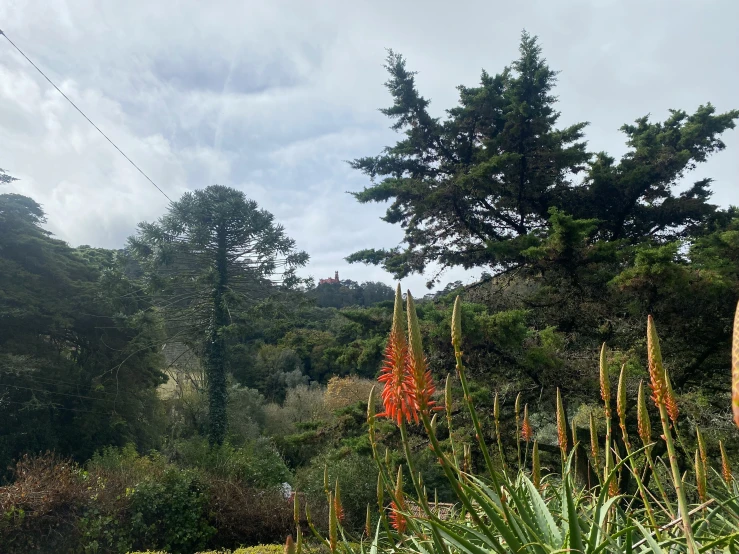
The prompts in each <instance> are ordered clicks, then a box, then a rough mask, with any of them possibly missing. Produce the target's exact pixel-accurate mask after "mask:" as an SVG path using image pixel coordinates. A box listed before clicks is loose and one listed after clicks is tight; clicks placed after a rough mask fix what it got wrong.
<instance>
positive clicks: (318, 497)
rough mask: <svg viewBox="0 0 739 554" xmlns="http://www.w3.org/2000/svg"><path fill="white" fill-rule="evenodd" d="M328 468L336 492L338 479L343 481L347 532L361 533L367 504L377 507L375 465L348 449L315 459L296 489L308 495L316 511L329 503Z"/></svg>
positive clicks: (297, 480) (300, 473)
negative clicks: (325, 480)
mask: <svg viewBox="0 0 739 554" xmlns="http://www.w3.org/2000/svg"><path fill="white" fill-rule="evenodd" d="M325 467H328V475H329V483H330V486H331V488H332V490H333V488H334V487H335V483H336V479H337V478H338V479H339V481H340V484H341V502H342V504H343V506H344V510H345V512H346V526H347V528H348V529H353V530H355V531H361V529H362V526H363V525H364V519H365V514H366V512H367V504H372V505H375V504H376V503H377V496H376V495H377V469H376V467H375V463H374V461H373V460H372V458H371V457H370V456H369V455H367V454H358V453H356V452H354V451H351V450H347V449H342V450H332V451H327V452H324V453H322V454H320V455H318V456H316V457H314V458H313V459H312V460H311V463H310V465H309V466H307V467H305V468H302V469H300V470H299V471H298V472H297V474H296V476H295V485H296V489H297V490H298V491H300V492H304V493H306V495H307V498H308V499H309V502H313V507H314V508H315V509H319V508H318V506H320V504H321V503H323V504H325V502H326V500H325V495H324V490H323V472H324V468H325Z"/></svg>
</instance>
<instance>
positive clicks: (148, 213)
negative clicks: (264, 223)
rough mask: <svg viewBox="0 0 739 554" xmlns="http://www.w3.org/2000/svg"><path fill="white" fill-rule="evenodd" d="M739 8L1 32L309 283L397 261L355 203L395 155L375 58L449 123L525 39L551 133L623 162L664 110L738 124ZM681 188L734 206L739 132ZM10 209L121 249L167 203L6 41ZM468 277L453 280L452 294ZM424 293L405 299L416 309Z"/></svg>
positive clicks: (666, 0) (157, 11)
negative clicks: (274, 224)
mask: <svg viewBox="0 0 739 554" xmlns="http://www.w3.org/2000/svg"><path fill="white" fill-rule="evenodd" d="M737 21H739V2H736V1H735V0H702V1H700V2H696V1H695V0H690V1H683V0H638V1H631V0H590V1H586V0H582V1H577V0H557V1H553V0H518V1H515V2H514V1H511V0H508V1H499V0H484V1H464V0H458V1H457V2H454V3H452V2H448V1H447V2H441V1H436V0H425V1H420V0H406V1H398V0H395V1H387V0H373V1H371V2H370V1H364V0H361V1H360V0H350V1H346V0H343V1H321V0H313V1H310V2H308V1H305V0H293V1H280V0H270V1H269V2H266V1H262V2H257V1H248V0H247V1H244V0H240V1H236V0H222V1H213V2H202V1H184V0H183V1H177V2H174V1H163V0H157V1H155V2H152V1H151V0H146V1H140V0H127V1H126V2H119V1H114V0H108V1H86V0H76V1H74V2H72V1H70V2H65V1H63V0H3V2H2V3H0V29H2V30H3V31H4V32H5V33H6V34H7V36H8V37H9V38H10V39H11V40H13V42H15V43H16V44H17V45H18V46H19V47H20V48H21V49H22V50H23V51H24V52H25V53H26V55H28V56H29V57H30V58H31V59H32V60H33V61H34V62H35V63H36V64H37V65H38V66H39V67H40V68H41V69H43V70H44V71H45V72H46V74H47V75H48V76H49V77H50V78H51V79H52V80H53V81H54V82H55V83H56V84H57V85H58V86H59V87H60V88H61V89H62V90H63V91H64V92H65V94H67V95H68V96H69V97H70V98H71V99H72V100H73V101H74V102H75V103H77V105H78V106H79V107H80V108H81V109H82V110H83V111H84V112H85V113H86V114H87V115H88V116H89V117H90V118H91V119H92V120H93V121H94V122H95V123H96V124H97V125H98V126H99V127H100V128H101V129H102V130H103V131H104V132H105V133H106V134H107V135H108V136H109V137H111V139H112V140H113V141H114V142H115V143H116V144H117V145H118V146H119V147H120V148H121V149H122V150H123V151H124V152H125V153H126V154H127V155H128V156H129V157H130V158H131V159H133V160H134V161H135V162H136V163H137V164H138V165H139V166H140V167H141V168H142V169H143V170H144V171H145V172H146V173H147V174H148V175H149V176H150V177H151V178H152V179H153V180H154V182H156V183H157V184H158V185H159V186H160V187H161V188H162V190H164V191H165V192H166V194H167V195H168V196H169V197H170V198H172V199H177V198H178V197H179V196H181V195H182V193H184V192H186V191H188V190H194V189H198V188H203V187H206V186H208V185H212V184H220V185H226V186H230V187H234V188H237V189H239V190H242V191H244V193H245V194H246V195H247V196H248V197H250V198H252V199H254V200H256V201H257V202H258V203H259V205H260V207H262V208H265V209H266V210H268V211H270V212H272V213H273V214H274V215H275V218H276V219H277V221H279V222H280V223H282V224H283V225H284V226H285V228H286V230H287V233H288V235H290V236H292V237H293V238H294V239H295V240H296V242H297V247H298V248H299V249H300V250H305V251H306V252H308V253H309V254H310V256H311V261H310V263H309V265H308V267H307V268H306V269H305V270H304V271H303V274H304V275H312V276H314V277H315V278H316V279H319V278H322V277H329V276H333V274H334V271H337V270H338V271H339V273H340V277H341V278H342V279H343V278H348V279H353V280H356V281H360V282H362V281H369V280H372V281H384V282H387V283H388V284H390V283H392V281H393V278H392V276H391V275H390V274H388V273H386V272H384V271H383V270H382V269H381V268H377V267H374V266H366V265H362V264H353V265H349V264H347V263H346V262H345V261H344V257H345V256H347V255H348V254H350V253H352V252H354V251H357V250H360V249H363V248H383V247H392V246H395V245H396V244H398V242H399V241H400V240H401V239H402V231H401V229H399V228H398V227H397V226H393V225H390V224H387V223H385V222H383V221H381V220H380V217H381V216H382V215H383V213H384V210H385V209H386V206H383V205H382V204H372V205H362V204H359V203H357V201H356V200H355V199H354V198H353V197H352V196H351V195H349V194H348V192H350V191H358V190H361V189H362V188H363V187H365V186H367V185H368V184H369V182H368V178H367V177H366V176H364V175H363V174H361V173H360V172H358V171H355V170H353V169H351V167H349V165H348V164H347V163H346V161H347V160H351V159H354V158H357V157H360V156H370V155H375V154H378V153H380V151H381V150H382V148H383V147H384V146H387V145H391V144H394V143H395V141H397V140H398V139H399V138H400V137H399V136H398V135H397V134H396V133H395V132H394V131H392V130H391V129H390V128H389V127H390V123H391V122H390V121H389V120H388V119H387V118H386V117H385V116H383V115H382V114H381V113H379V111H378V108H382V107H386V106H389V105H390V98H389V94H388V92H387V90H386V89H385V88H384V86H383V83H384V82H385V80H386V73H385V70H384V69H383V63H384V59H385V56H386V52H385V49H386V48H392V49H394V50H395V51H397V52H400V53H402V54H403V55H404V56H405V57H406V59H407V62H408V67H409V69H412V70H415V71H418V75H417V78H416V80H417V85H418V87H419V90H420V92H421V94H422V95H423V96H425V97H426V98H429V99H430V100H431V107H430V111H431V113H432V115H434V116H443V115H444V110H445V109H448V108H451V107H453V106H454V105H455V104H456V102H457V90H456V88H455V87H456V86H458V85H460V84H465V85H467V86H474V85H476V84H477V83H478V82H479V77H480V73H481V70H482V69H485V70H487V71H488V72H489V73H492V74H495V73H498V72H500V71H502V70H503V68H504V67H505V66H506V65H508V64H510V63H511V62H512V61H513V60H514V59H515V58H516V57H517V54H518V50H517V49H518V43H519V38H520V34H521V31H522V30H523V29H524V28H525V29H526V30H527V31H528V32H530V33H531V34H534V35H537V36H538V37H539V40H540V44H541V46H542V47H543V52H544V56H545V57H546V58H547V60H548V61H549V64H550V66H551V67H552V68H553V69H555V70H559V71H561V73H560V75H559V82H558V86H557V88H556V90H555V94H556V95H557V96H558V97H559V103H558V109H559V110H560V111H561V118H560V125H561V126H565V125H568V124H571V123H575V122H578V121H588V122H589V126H588V127H587V129H586V138H587V139H588V143H589V148H590V150H592V151H607V152H609V153H610V154H611V155H614V156H617V157H618V156H621V155H623V153H624V152H625V151H626V146H625V144H624V136H623V134H621V133H620V132H619V130H618V129H619V127H620V126H621V125H623V124H624V123H630V122H632V121H634V120H635V119H636V118H638V117H641V116H644V115H647V114H651V117H652V118H653V119H655V120H664V119H665V118H666V117H667V116H668V109H669V108H675V109H684V110H687V111H689V112H690V111H693V110H695V109H696V108H697V107H698V106H699V105H700V104H705V103H706V102H711V103H713V104H714V105H715V106H716V107H717V109H718V110H719V111H720V112H722V111H726V110H730V109H734V108H739V99H738V97H737V96H736V90H737V89H739V34H737V33H736V22H737ZM724 140H725V142H726V144H727V149H726V150H725V151H724V152H721V153H719V154H716V155H714V156H713V157H712V158H710V159H709V161H708V162H707V163H705V164H702V165H701V166H700V167H699V168H698V169H697V170H696V171H695V172H693V173H692V174H690V175H689V178H688V180H689V181H690V182H693V181H695V180H697V179H699V178H702V177H712V178H714V179H715V181H716V182H715V185H714V197H713V201H714V203H716V204H719V205H722V206H728V205H729V204H739V178H737V175H739V155H738V154H739V130H736V131H729V132H727V133H726V134H725V135H724ZM0 167H2V168H3V169H5V170H6V171H8V172H9V173H10V174H11V175H13V176H15V177H17V178H19V181H16V182H14V183H13V184H12V185H10V186H5V187H3V190H2V192H17V193H20V194H24V195H27V196H30V197H32V198H33V199H35V200H36V201H38V202H39V203H40V204H42V206H43V208H44V209H45V211H46V213H47V218H48V224H47V227H48V229H49V230H50V231H52V232H53V233H54V234H55V235H56V236H57V237H59V238H61V239H63V240H65V241H67V242H69V243H70V244H71V245H72V246H77V245H80V244H90V245H93V246H99V247H106V248H120V247H122V246H123V245H124V244H125V241H126V238H127V237H128V236H130V235H131V234H133V233H134V232H135V230H136V225H137V223H138V222H140V221H152V220H155V219H156V218H158V217H159V216H161V215H162V214H163V213H164V212H165V211H166V208H167V205H168V201H167V200H166V198H164V196H162V195H161V194H160V193H159V192H158V191H157V190H156V189H155V188H154V187H153V186H152V185H151V184H150V183H149V182H148V181H146V179H145V178H144V177H143V176H142V175H141V174H139V173H138V172H137V171H136V169H134V168H133V167H132V166H131V165H130V164H129V163H128V162H127V161H126V160H125V159H124V158H123V157H122V156H121V155H120V154H119V153H118V152H117V151H116V150H115V149H114V148H113V147H112V146H111V145H110V144H109V143H108V142H106V141H105V139H104V138H103V137H101V136H100V135H99V134H98V133H97V131H96V130H95V129H94V128H93V127H92V126H91V125H90V124H89V123H87V121H85V120H84V119H83V118H82V116H81V115H80V114H79V113H77V112H76V111H75V110H74V108H72V107H71V106H70V105H69V104H68V103H67V102H66V100H64V98H63V97H62V96H61V95H59V93H58V92H56V91H55V90H54V89H53V88H52V87H51V85H49V84H48V83H47V82H46V81H45V80H44V79H43V78H42V77H41V76H40V75H39V74H38V73H36V71H35V70H34V69H33V68H32V67H31V66H30V65H29V64H28V62H26V61H25V60H24V59H23V58H22V57H21V56H20V55H19V54H18V53H17V52H16V51H15V50H14V49H13V48H12V47H11V46H10V45H9V44H8V43H7V41H5V40H4V39H2V38H1V37H0ZM477 275H478V273H477V272H474V271H473V272H467V271H463V270H461V269H459V270H457V269H453V270H449V271H447V272H446V273H445V274H444V275H443V276H442V278H441V286H443V285H444V284H445V283H447V282H450V281H454V280H462V281H463V282H466V283H467V282H471V281H473V280H474V279H475V277H476V276H477ZM425 281H426V277H424V276H418V275H416V276H413V277H409V278H406V279H404V280H403V285H404V287H407V288H410V289H411V290H414V291H418V294H422V293H425V292H427V291H426V289H425V286H424V283H425Z"/></svg>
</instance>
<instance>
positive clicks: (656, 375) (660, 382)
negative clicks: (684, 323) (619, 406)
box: [647, 314, 668, 407]
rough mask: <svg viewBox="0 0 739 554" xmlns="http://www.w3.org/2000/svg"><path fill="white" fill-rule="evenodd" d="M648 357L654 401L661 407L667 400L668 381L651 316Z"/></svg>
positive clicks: (648, 329) (649, 320)
mask: <svg viewBox="0 0 739 554" xmlns="http://www.w3.org/2000/svg"><path fill="white" fill-rule="evenodd" d="M647 356H648V359H649V380H650V383H649V384H650V386H651V387H652V400H654V404H655V405H656V406H657V407H659V406H660V405H663V403H664V402H665V400H666V398H667V394H668V393H667V379H666V375H665V368H664V366H663V365H662V352H661V351H660V348H659V337H658V336H657V329H656V328H655V326H654V319H653V318H652V316H651V314H650V315H649V316H648V317H647Z"/></svg>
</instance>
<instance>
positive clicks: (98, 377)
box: [0, 194, 164, 471]
mask: <svg viewBox="0 0 739 554" xmlns="http://www.w3.org/2000/svg"><path fill="white" fill-rule="evenodd" d="M44 222H45V215H44V212H43V210H42V209H41V207H40V206H39V205H38V204H37V203H36V202H35V201H33V200H32V199H30V198H27V197H25V196H21V195H19V194H2V195H0V420H1V421H3V424H2V425H0V468H2V469H3V471H4V470H5V468H7V466H8V464H9V463H10V462H11V461H12V460H13V459H14V458H17V457H19V456H20V455H21V454H23V453H24V452H38V451H40V450H55V451H57V452H58V453H60V454H63V455H70V456H75V457H76V458H78V459H80V460H84V459H86V458H88V457H89V456H90V455H92V453H93V452H94V451H95V450H96V449H97V448H100V447H101V446H107V445H111V444H112V445H117V446H123V445H124V444H126V443H127V442H133V443H135V444H136V445H137V446H138V447H140V448H143V449H149V448H152V447H155V446H157V444H158V439H159V437H158V436H157V433H158V432H160V431H161V428H160V427H158V426H157V424H156V423H157V422H160V421H161V419H162V418H161V415H160V414H158V413H157V411H158V409H159V407H160V403H159V401H158V399H157V397H156V393H155V389H156V387H157V386H158V385H159V384H161V383H162V381H163V378H164V375H163V374H162V372H161V371H160V369H161V363H162V359H161V354H160V346H161V343H162V341H163V336H162V333H161V320H160V319H159V318H157V317H156V314H155V313H152V312H151V311H146V310H145V308H146V307H147V306H148V303H147V302H146V301H145V299H143V301H142V298H141V297H140V295H139V292H138V289H139V287H137V286H135V285H134V284H133V283H131V282H130V281H129V280H128V279H127V278H126V277H125V276H124V275H123V272H122V271H120V270H119V268H118V266H117V260H116V257H117V256H116V254H115V253H114V252H110V251H103V250H97V251H95V252H94V253H93V252H92V251H91V249H75V248H70V247H69V246H68V245H67V244H65V243H64V242H62V241H60V240H57V239H54V238H53V237H52V236H51V233H49V232H48V231H46V230H45V229H43V227H42V224H43V223H44ZM93 258H95V260H96V261H93Z"/></svg>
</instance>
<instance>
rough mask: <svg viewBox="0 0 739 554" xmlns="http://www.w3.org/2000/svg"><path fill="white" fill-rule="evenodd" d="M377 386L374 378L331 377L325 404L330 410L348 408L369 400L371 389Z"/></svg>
mask: <svg viewBox="0 0 739 554" xmlns="http://www.w3.org/2000/svg"><path fill="white" fill-rule="evenodd" d="M374 386H375V382H374V381H373V380H372V379H362V378H360V377H355V376H349V377H331V379H329V381H328V385H327V386H326V395H325V400H324V402H325V404H326V407H327V408H328V409H329V410H338V409H341V408H346V407H347V406H351V405H352V404H356V403H357V402H367V397H369V393H370V390H372V387H374Z"/></svg>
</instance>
